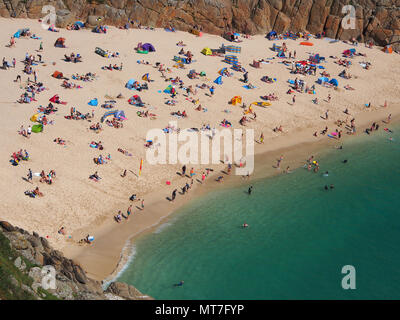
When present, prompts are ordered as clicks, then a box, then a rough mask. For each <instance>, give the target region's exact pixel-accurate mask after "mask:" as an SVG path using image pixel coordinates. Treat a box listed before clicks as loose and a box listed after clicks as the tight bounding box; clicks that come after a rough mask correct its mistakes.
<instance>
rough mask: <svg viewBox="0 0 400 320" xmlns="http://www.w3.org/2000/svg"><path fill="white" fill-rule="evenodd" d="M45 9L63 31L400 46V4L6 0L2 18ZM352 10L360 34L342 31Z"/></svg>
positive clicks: (360, 0)
mask: <svg viewBox="0 0 400 320" xmlns="http://www.w3.org/2000/svg"><path fill="white" fill-rule="evenodd" d="M46 4H49V5H53V6H54V7H55V8H56V13H57V24H58V25H59V26H61V27H63V26H65V25H66V24H68V23H70V22H72V21H74V20H75V19H79V20H83V21H85V22H89V24H90V25H95V24H97V23H98V20H97V18H98V17H102V20H101V21H102V22H103V23H105V24H111V25H122V24H125V23H126V22H127V21H129V20H133V21H136V22H139V23H141V24H143V25H149V26H153V27H166V26H169V25H171V26H172V27H175V28H177V29H180V30H184V31H189V30H191V29H192V28H193V26H195V25H200V26H202V28H203V30H204V31H205V32H208V33H213V34H222V33H224V32H226V31H231V30H232V31H237V32H242V33H248V34H256V33H265V32H268V31H271V30H275V31H277V32H278V33H280V32H284V31H287V30H291V31H295V32H297V31H309V32H310V33H314V34H315V33H318V32H321V31H325V32H326V34H327V36H329V37H331V38H338V39H343V40H348V39H350V38H352V37H356V38H358V40H359V41H364V40H370V39H373V40H375V42H376V43H377V44H379V45H385V44H387V43H390V42H393V41H400V16H399V14H400V0H93V1H89V0H57V1H54V0H53V1H45V0H31V1H26V0H13V1H5V0H3V1H0V16H3V17H21V18H26V17H28V18H40V17H43V16H45V13H42V7H43V6H44V5H46ZM349 4H351V5H353V7H354V15H355V25H356V29H343V27H342V20H343V18H344V17H345V16H346V15H347V14H348V13H349V12H342V9H343V7H344V6H346V5H349ZM346 21H347V20H346Z"/></svg>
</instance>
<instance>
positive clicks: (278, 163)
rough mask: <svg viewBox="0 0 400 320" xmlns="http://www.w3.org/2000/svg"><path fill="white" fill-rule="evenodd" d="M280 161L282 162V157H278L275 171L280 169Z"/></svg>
mask: <svg viewBox="0 0 400 320" xmlns="http://www.w3.org/2000/svg"><path fill="white" fill-rule="evenodd" d="M282 160H283V156H280V157H279V159H278V161H277V163H276V168H277V169H280V167H281V162H282Z"/></svg>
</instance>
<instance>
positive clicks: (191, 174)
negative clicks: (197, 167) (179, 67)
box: [190, 168, 195, 178]
mask: <svg viewBox="0 0 400 320" xmlns="http://www.w3.org/2000/svg"><path fill="white" fill-rule="evenodd" d="M194 175H195V173H194V169H193V168H192V169H190V177H191V178H192V177H193V176H194Z"/></svg>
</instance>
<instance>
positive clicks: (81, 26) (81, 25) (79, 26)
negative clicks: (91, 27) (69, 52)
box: [74, 21, 85, 30]
mask: <svg viewBox="0 0 400 320" xmlns="http://www.w3.org/2000/svg"><path fill="white" fill-rule="evenodd" d="M84 26H85V24H84V23H83V22H82V21H76V22H75V23H74V27H75V29H76V30H79V29H81V28H83V27H84Z"/></svg>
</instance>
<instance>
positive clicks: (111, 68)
mask: <svg viewBox="0 0 400 320" xmlns="http://www.w3.org/2000/svg"><path fill="white" fill-rule="evenodd" d="M101 69H103V70H110V71H112V70H119V71H122V62H121V65H120V66H119V67H118V66H117V64H115V63H114V65H112V64H111V63H110V64H109V65H108V66H104V67H101Z"/></svg>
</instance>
